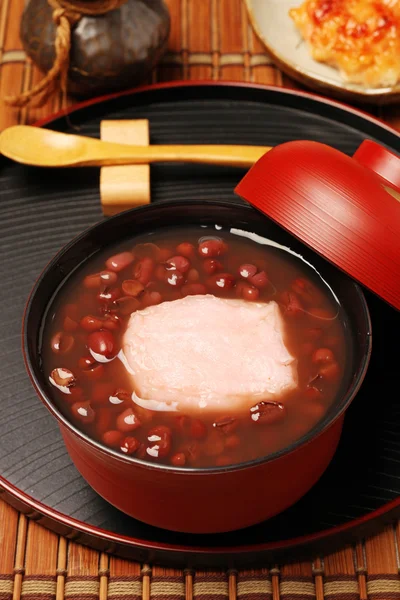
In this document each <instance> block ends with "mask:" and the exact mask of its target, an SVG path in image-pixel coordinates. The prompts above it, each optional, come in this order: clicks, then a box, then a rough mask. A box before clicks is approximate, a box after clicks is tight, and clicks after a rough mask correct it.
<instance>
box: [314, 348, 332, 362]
mask: <svg viewBox="0 0 400 600" xmlns="http://www.w3.org/2000/svg"><path fill="white" fill-rule="evenodd" d="M312 361H313V362H314V363H332V362H334V361H335V355H334V354H333V352H332V350H330V349H329V348H318V350H316V351H315V352H314V354H313V357H312Z"/></svg>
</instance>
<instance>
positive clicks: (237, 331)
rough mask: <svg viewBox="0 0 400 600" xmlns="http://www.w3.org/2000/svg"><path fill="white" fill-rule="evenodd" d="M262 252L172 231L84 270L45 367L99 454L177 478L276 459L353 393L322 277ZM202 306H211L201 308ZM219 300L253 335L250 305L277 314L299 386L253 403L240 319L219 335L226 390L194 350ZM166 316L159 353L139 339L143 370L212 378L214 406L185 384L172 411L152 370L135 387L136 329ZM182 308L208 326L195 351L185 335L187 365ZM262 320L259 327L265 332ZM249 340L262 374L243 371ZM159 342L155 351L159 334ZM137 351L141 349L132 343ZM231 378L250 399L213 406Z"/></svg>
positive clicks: (276, 252) (242, 243)
mask: <svg viewBox="0 0 400 600" xmlns="http://www.w3.org/2000/svg"><path fill="white" fill-rule="evenodd" d="M259 241H260V240H259ZM259 241H257V240H254V239H249V238H248V237H246V235H234V234H232V233H231V232H229V231H225V230H215V229H211V228H201V227H197V228H196V227H193V228H192V229H189V228H186V227H185V228H179V227H177V228H176V229H174V230H171V229H168V231H167V230H165V231H163V230H159V231H158V232H156V233H154V234H147V235H145V236H143V237H141V238H139V237H135V239H134V240H131V241H124V242H123V243H121V244H120V245H117V246H115V247H113V248H112V249H107V250H105V251H104V252H100V253H98V254H96V255H95V256H94V257H91V258H90V259H88V260H87V262H86V263H85V265H84V266H83V267H81V268H79V269H78V270H77V271H76V272H75V273H74V274H73V275H72V276H71V277H70V278H69V279H68V281H67V282H66V283H65V285H64V286H63V287H62V289H61V290H60V291H59V293H58V294H57V295H56V298H55V299H54V302H53V303H52V305H51V307H50V309H49V312H48V315H47V318H46V322H45V327H44V332H43V337H42V359H43V369H44V372H45V374H46V378H47V379H48V381H49V392H50V395H51V397H52V399H53V401H54V403H55V405H56V406H57V407H58V409H59V410H60V411H61V412H62V413H63V414H64V415H65V416H66V418H67V419H68V420H69V421H70V422H71V423H73V424H74V425H75V426H76V427H77V428H78V429H80V430H81V431H83V432H85V433H86V434H87V435H88V436H90V437H91V438H92V439H94V440H97V441H99V442H100V443H102V444H103V445H105V446H107V447H109V448H112V449H113V450H116V451H118V452H120V453H121V454H123V455H125V456H132V457H136V458H140V459H142V460H146V461H149V462H153V463H162V464H167V465H172V466H174V467H185V466H186V467H215V466H221V467H222V466H226V465H231V464H237V463H243V462H247V461H250V460H253V459H257V458H261V457H264V456H267V455H269V454H271V453H274V452H277V451H279V450H282V449H284V448H285V447H287V446H288V445H290V444H292V443H294V442H295V441H296V440H298V439H299V438H301V437H302V436H304V435H305V434H307V432H309V431H310V430H311V429H312V428H313V427H314V426H315V425H317V423H318V422H319V421H321V419H323V417H324V416H325V414H326V413H327V411H328V410H329V408H330V406H331V405H332V403H333V402H334V401H335V399H336V398H337V397H338V395H339V394H340V393H341V391H342V388H343V386H344V385H345V384H346V378H347V373H348V363H349V362H350V360H351V344H350V341H349V339H348V337H347V328H346V318H345V315H344V314H343V311H342V309H341V307H340V305H339V303H338V301H337V300H336V298H335V296H334V294H333V292H332V290H330V288H329V287H328V285H327V284H326V283H325V282H324V281H323V280H322V279H321V278H320V277H319V275H318V274H317V272H314V270H313V269H312V268H311V267H310V266H309V265H307V264H306V263H305V262H304V261H302V260H301V259H300V258H298V257H295V256H293V255H292V254H290V253H289V252H288V251H286V250H284V249H281V248H279V247H274V245H268V244H267V245H265V243H259ZM261 242H262V240H261ZM200 297H202V298H203V304H200V303H199V302H198V300H199V298H200ZM185 298H186V299H189V300H187V301H184V300H183V299H185ZM193 298H196V300H195V301H193ZM216 298H218V299H223V300H224V301H226V312H224V310H222V312H221V315H228V311H229V310H231V309H232V310H236V309H237V308H240V311H241V312H240V313H239V312H238V313H237V314H240V315H242V316H244V318H245V319H247V313H248V314H249V315H250V317H249V318H250V320H251V319H253V321H251V322H252V323H253V322H255V323H256V324H257V321H254V318H255V317H254V315H253V313H252V312H251V311H247V309H246V307H250V305H252V307H253V308H254V309H257V310H259V311H260V315H264V313H265V310H267V306H269V307H270V308H271V314H272V312H274V315H275V316H274V318H275V321H274V325H273V326H271V332H272V333H271V335H275V337H276V336H278V334H279V335H281V336H282V337H281V345H280V352H281V355H282V352H283V354H285V353H286V354H287V355H288V356H290V357H291V359H290V361H289V362H290V364H289V362H288V363H287V364H286V363H284V364H285V366H286V368H288V369H289V368H290V369H291V371H290V372H291V374H292V376H293V377H292V379H291V380H290V381H289V384H288V385H287V386H286V387H285V386H283V387H282V388H280V389H279V390H278V392H276V391H274V390H275V388H276V389H278V388H277V387H276V386H275V388H273V386H272V387H271V390H272V391H271V390H269V392H268V394H265V395H263V394H262V393H259V392H257V389H259V388H257V389H256V391H255V392H254V390H253V388H254V386H252V383H253V379H254V382H255V381H257V376H258V375H259V373H258V372H257V369H260V368H261V367H263V362H262V361H263V357H262V356H259V355H257V348H258V346H257V347H256V346H253V345H252V343H251V341H250V342H249V341H248V339H247V338H246V336H245V333H246V331H245V330H244V329H241V325H240V323H238V322H234V321H232V320H231V321H230V323H229V322H227V323H226V324H225V325H226V327H225V329H223V330H222V331H223V333H221V331H220V329H219V328H218V327H216V328H215V335H216V336H217V335H219V336H220V337H219V338H218V343H219V344H220V345H221V344H223V343H224V342H226V344H227V346H226V348H229V352H231V355H230V356H231V357H232V362H233V363H235V362H236V361H237V365H238V368H237V369H236V372H235V382H234V384H233V383H232V382H227V381H223V377H224V376H225V375H224V373H225V372H226V369H225V366H224V369H225V370H224V369H223V368H222V364H221V365H219V364H218V363H216V362H214V363H212V362H210V361H209V362H208V363H204V365H200V361H199V356H200V355H199V354H198V348H197V346H198V345H199V344H200V346H201V344H202V343H203V344H204V343H206V344H208V347H206V348H205V349H204V348H203V355H204V356H205V357H206V358H207V355H208V350H210V352H211V351H212V346H213V344H214V340H213V336H212V331H211V333H210V329H208V332H206V331H205V328H206V327H210V325H209V322H208V320H207V317H208V316H210V317H212V316H213V315H207V314H204V310H210V311H212V310H214V309H213V307H214V305H216V304H218V302H217V301H216V300H215V299H216ZM161 306H162V317H163V318H164V319H166V321H164V322H166V323H167V325H168V327H166V329H167V330H168V334H167V338H165V337H163V335H162V334H163V331H160V341H159V345H158V348H157V347H156V346H154V345H153V346H152V345H151V343H150V342H151V340H150V338H149V337H146V339H143V340H142V342H143V346H144V345H146V344H147V349H146V351H147V352H148V353H150V354H149V355H148V356H147V358H146V360H147V361H150V362H151V363H152V365H153V364H155V363H156V362H157V361H158V362H160V361H161V360H163V361H164V363H163V364H164V365H165V360H170V363H168V364H170V365H171V367H170V368H171V379H172V378H173V379H174V381H176V379H177V378H178V379H179V376H180V375H182V373H181V372H180V370H181V369H183V366H184V365H183V362H185V363H186V364H185V368H186V371H185V373H189V375H188V376H187V379H190V371H191V369H192V370H196V369H197V371H196V373H197V375H198V372H199V371H201V369H208V371H206V372H205V373H203V375H204V377H205V379H204V381H206V382H207V383H206V385H207V386H208V387H207V390H208V392H207V393H208V394H209V398H211V397H213V402H211V400H210V401H205V402H204V401H202V400H199V398H200V399H201V398H203V396H202V393H203V391H204V390H202V389H200V388H196V390H195V392H194V395H193V402H192V403H190V402H189V400H188V399H187V398H186V397H185V393H186V392H185V390H186V389H189V388H190V385H191V381H187V382H184V383H187V386H188V388H186V387H185V386H183V388H182V389H181V396H180V397H179V398H178V396H177V398H178V400H179V401H176V402H175V401H174V400H175V398H174V389H175V388H174V387H173V386H174V384H173V383H172V382H171V388H168V386H167V387H165V389H164V392H162V390H161V391H160V389H157V388H156V383H154V382H153V383H152V381H151V374H150V375H149V373H148V372H146V369H148V367H147V366H145V367H143V372H142V373H141V375H142V376H143V377H142V380H141V383H140V386H139V383H138V382H139V378H138V374H137V371H135V369H133V370H132V368H130V367H132V363H130V364H129V360H128V358H127V354H126V352H127V350H126V348H127V347H128V345H127V339H128V333H129V332H130V328H131V327H136V330H137V334H138V335H139V336H140V331H141V329H140V323H142V322H143V323H147V324H148V325H147V329H144V331H151V326H152V323H154V322H157V321H154V319H157V318H161V317H160V315H161V312H160V308H161ZM218 306H219V307H220V306H221V305H220V304H218ZM224 306H225V304H224ZM188 307H190V310H192V311H193V310H194V311H197V313H196V315H197V316H196V318H199V319H200V320H201V323H204V324H205V325H204V329H203V331H199V332H198V339H196V335H194V342H193V346H196V348H195V347H193V353H192V352H191V348H190V343H191V342H190V340H191V339H193V338H190V337H188V336H187V337H186V338H185V343H186V344H189V346H185V348H186V350H185V356H182V352H183V350H182V349H183V346H180V342H179V340H180V339H181V338H179V336H181V335H183V334H182V328H183V327H186V328H187V327H188V322H189V321H188V318H187V313H186V312H185V311H187V310H188ZM257 310H255V313H256V312H257ZM180 311H181V312H180ZM202 311H203V312H202ZM246 311H247V312H246ZM263 311H264V312H263ZM250 313H251V314H250ZM180 314H181V315H182V321H181V320H180ZM191 314H193V313H191ZM235 314H236V313H235ZM169 315H172V316H169ZM256 316H257V315H256ZM139 318H140V319H141V321H138V319H139ZM226 318H227V319H228V317H226ZM265 318H266V317H265V316H262V317H261V316H260V321H259V322H260V328H261V326H262V325H263V326H264V325H265V322H264V321H263V319H265ZM168 319H169V320H168ZM171 319H173V320H171ZM277 319H278V320H277ZM152 320H153V321H152ZM211 321H212V320H211ZM211 321H210V322H211ZM160 322H161V321H160ZM246 322H247V321H246ZM183 323H185V325H183ZM277 324H279V331H278V325H277ZM143 327H144V326H143ZM230 329H231V331H232V339H230V336H229V330H230ZM255 331H256V332H257V328H256V329H255ZM260 331H261V329H260ZM175 333H176V338H177V339H174V337H175ZM242 333H243V340H244V339H247V342H246V343H247V344H248V346H247V348H248V352H250V350H251V351H252V352H255V353H256V358H255V360H254V367H253V366H252V364H250V365H249V364H247V365H246V366H243V370H242V368H241V364H242V363H241V361H243V365H245V358H246V357H245V356H244V355H243V353H246V346H244V347H242V348H241V347H240V343H241V342H240V340H241V339H242V337H241V335H242ZM186 334H187V330H185V335H186ZM192 335H193V332H192ZM148 336H150V334H148ZM204 336H205V337H204ZM221 336H223V339H222V338H221ZM256 338H257V335H255V336H254V344H256V343H259V344H260V348H266V352H265V356H266V357H267V355H268V357H269V358H271V356H272V353H273V349H272V347H271V349H269V348H268V344H267V342H266V339H265V337H264V338H263V339H259V340H258V341H256ZM136 339H137V338H136ZM154 339H155V341H156V343H157V339H158V338H157V336H156V337H155V338H154ZM182 339H183V338H182ZM271 339H272V338H271ZM277 339H278V338H277ZM216 342H217V340H216V339H215V343H216ZM230 342H232V345H231V346H230V345H229V344H230ZM236 342H237V343H238V344H239V346H238V352H236V350H235V348H234V343H236ZM278 342H279V340H278ZM278 342H277V343H278ZM167 343H168V344H169V343H170V344H171V348H175V356H174V355H173V353H169V350H168V348H167V347H166V346H165V344H167ZM271 343H272V342H271ZM174 344H175V345H174ZM243 344H245V342H243ZM133 345H134V351H136V350H137V351H138V352H139V350H140V348H138V345H136V346H135V342H133ZM139 345H140V344H139ZM161 345H162V347H160V346H161ZM200 346H199V347H200ZM178 350H181V351H182V352H178ZM274 351H275V350H274ZM152 352H153V355H152V354H151V353H152ZM240 352H242V355H240ZM163 353H164V354H163ZM189 354H190V356H189ZM211 354H212V352H211ZM211 354H210V355H211ZM164 355H165V357H167V359H165V358H163V357H164ZM160 356H161V358H160ZM153 359H154V360H153ZM138 360H139V359H138ZM285 360H286V359H285ZM260 361H261V362H260ZM137 364H138V363H137ZM137 364H136V366H137ZM274 364H275V363H274ZM276 364H277V363H276ZM282 364H283V363H282ZM282 364H281V363H280V367H282ZM260 365H261V367H260ZM230 366H231V367H232V365H230V364H228V365H227V367H226V368H229V367H230ZM167 367H168V365H167ZM281 370H284V369H281ZM276 373H278V371H276ZM135 374H136V378H135ZM207 374H209V377H208V376H207ZM157 376H158V379H157V381H159V380H160V377H161V378H162V377H164V380H165V378H166V379H167V380H168V368H167V372H166V373H165V369H164V372H161V374H160V373H158V375H157ZM274 376H275V375H274ZM276 377H278V375H276ZM149 378H150V379H149ZM258 379H259V378H258ZM286 379H287V380H288V378H287V377H286ZM249 380H250V381H249ZM143 381H145V382H146V385H147V387H146V386H145V385H144V384H143ZM236 381H237V388H238V390H239V389H240V390H242V394H241V396H240V398H238V397H236V396H235V405H233V401H231V399H230V398H231V397H233V396H229V397H228V396H226V397H225V398H221V399H219V398H218V389H220V386H222V389H228V388H229V385H230V387H231V388H232V386H233V387H235V385H236ZM273 383H274V382H273ZM275 383H276V382H275ZM275 383H274V385H275ZM254 385H255V384H254ZM257 385H258V384H257ZM271 385H272V384H271ZM282 385H283V384H282ZM149 386H150V387H149ZM151 386H153V389H152V388H151ZM213 386H214V388H215V389H214V388H213ZM149 389H152V392H153V393H150V392H149ZM190 389H191V388H190ZM229 389H230V388H229ZM143 390H145V393H143ZM182 390H183V391H182ZM243 390H244V391H243ZM246 390H252V391H251V394H253V392H254V394H253V395H251V394H250V392H249V395H248V397H247V396H246V394H247V392H246ZM197 392H198V398H197V396H196V394H197ZM230 393H231V392H230ZM163 394H164V396H163ZM182 394H183V397H182ZM257 394H258V395H257ZM153 396H154V397H153ZM220 400H221V401H220Z"/></svg>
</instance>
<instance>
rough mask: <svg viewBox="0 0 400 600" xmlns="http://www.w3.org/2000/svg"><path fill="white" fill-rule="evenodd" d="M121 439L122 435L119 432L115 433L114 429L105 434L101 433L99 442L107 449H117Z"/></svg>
mask: <svg viewBox="0 0 400 600" xmlns="http://www.w3.org/2000/svg"><path fill="white" fill-rule="evenodd" d="M121 438H122V433H121V432H120V431H117V430H116V429H111V431H106V432H105V433H103V435H102V437H101V440H102V442H103V444H105V445H106V446H108V447H109V448H119V447H120V442H121Z"/></svg>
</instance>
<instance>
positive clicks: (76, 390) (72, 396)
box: [65, 385, 83, 402]
mask: <svg viewBox="0 0 400 600" xmlns="http://www.w3.org/2000/svg"><path fill="white" fill-rule="evenodd" d="M82 398H83V389H82V388H81V387H79V386H77V385H73V386H71V387H70V388H69V394H66V395H65V399H66V400H68V401H69V402H77V401H78V400H82Z"/></svg>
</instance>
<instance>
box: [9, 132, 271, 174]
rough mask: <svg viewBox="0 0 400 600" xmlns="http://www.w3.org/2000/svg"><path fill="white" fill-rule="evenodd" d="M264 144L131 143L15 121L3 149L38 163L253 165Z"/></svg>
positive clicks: (18, 158) (29, 162) (22, 160)
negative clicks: (62, 131)
mask: <svg viewBox="0 0 400 600" xmlns="http://www.w3.org/2000/svg"><path fill="white" fill-rule="evenodd" d="M270 149H271V148H270V147H264V146H228V145H226V146H216V145H211V146H207V145H204V146H203V145H196V146H192V145H181V146H178V145H175V146H161V145H160V146H158V145H156V146H128V145H125V144H114V143H111V142H102V141H100V140H97V139H92V138H89V137H84V136H80V135H71V134H66V133H58V132H56V131H51V130H49V129H42V128H40V127H32V126H29V125H15V126H13V127H9V128H8V129H5V130H4V131H3V132H2V133H1V134H0V152H1V153H2V154H4V155H5V156H7V157H8V158H11V159H13V160H15V161H17V162H20V163H23V164H25V165H33V166H36V167H102V166H105V165H129V164H141V163H153V162H190V163H206V164H213V165H228V166H232V167H251V166H252V165H253V164H254V163H255V162H256V161H257V160H258V159H259V158H261V156H262V155H263V154H265V153H266V152H268V151H269V150H270Z"/></svg>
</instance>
